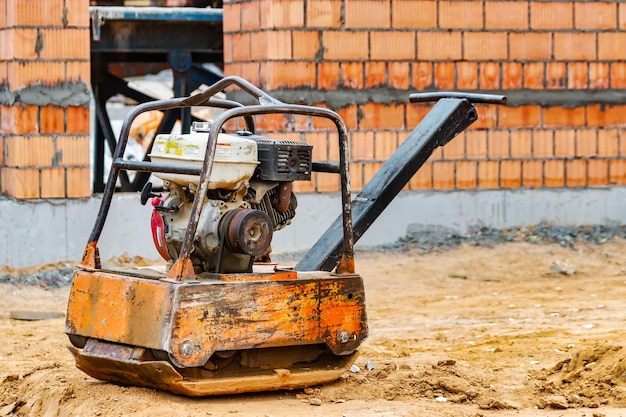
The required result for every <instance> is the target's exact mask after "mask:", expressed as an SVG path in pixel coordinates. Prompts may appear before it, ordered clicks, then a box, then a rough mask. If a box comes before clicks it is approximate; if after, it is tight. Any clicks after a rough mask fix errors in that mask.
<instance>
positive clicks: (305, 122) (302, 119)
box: [293, 114, 311, 141]
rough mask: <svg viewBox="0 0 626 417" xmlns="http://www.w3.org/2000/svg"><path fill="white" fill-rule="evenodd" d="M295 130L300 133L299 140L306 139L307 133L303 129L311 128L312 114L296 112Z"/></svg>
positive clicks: (294, 116)
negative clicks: (306, 114)
mask: <svg viewBox="0 0 626 417" xmlns="http://www.w3.org/2000/svg"><path fill="white" fill-rule="evenodd" d="M293 118H294V130H295V131H296V132H298V133H299V135H300V138H299V139H298V140H300V141H304V140H305V136H306V133H305V132H303V131H308V130H311V116H305V115H301V114H294V115H293Z"/></svg>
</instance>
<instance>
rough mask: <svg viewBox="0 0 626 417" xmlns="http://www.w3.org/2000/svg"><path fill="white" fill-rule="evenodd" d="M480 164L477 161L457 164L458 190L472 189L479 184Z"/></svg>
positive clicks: (458, 162)
mask: <svg viewBox="0 0 626 417" xmlns="http://www.w3.org/2000/svg"><path fill="white" fill-rule="evenodd" d="M477 170H478V163H477V162H476V161H457V162H456V188H459V189H471V188H476V186H477V184H478V178H477V177H478V173H477Z"/></svg>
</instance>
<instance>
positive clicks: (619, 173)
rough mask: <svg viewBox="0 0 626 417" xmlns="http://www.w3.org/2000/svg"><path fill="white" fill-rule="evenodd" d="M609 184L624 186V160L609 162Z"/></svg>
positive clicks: (625, 181) (625, 183) (625, 169)
mask: <svg viewBox="0 0 626 417" xmlns="http://www.w3.org/2000/svg"><path fill="white" fill-rule="evenodd" d="M609 183H610V184H616V185H626V160H624V159H612V160H610V161H609Z"/></svg>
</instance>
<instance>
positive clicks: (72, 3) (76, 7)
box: [65, 0, 89, 28]
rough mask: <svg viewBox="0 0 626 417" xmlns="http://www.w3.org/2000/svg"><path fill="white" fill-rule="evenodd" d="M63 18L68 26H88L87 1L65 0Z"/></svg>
mask: <svg viewBox="0 0 626 417" xmlns="http://www.w3.org/2000/svg"><path fill="white" fill-rule="evenodd" d="M65 18H66V19H67V26H69V27H72V26H74V27H76V26H79V27H84V28H89V2H88V1H85V0H65Z"/></svg>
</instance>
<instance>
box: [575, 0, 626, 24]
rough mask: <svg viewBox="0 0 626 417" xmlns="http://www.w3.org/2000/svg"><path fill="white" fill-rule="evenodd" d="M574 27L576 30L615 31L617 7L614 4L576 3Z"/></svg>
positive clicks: (598, 2)
mask: <svg viewBox="0 0 626 417" xmlns="http://www.w3.org/2000/svg"><path fill="white" fill-rule="evenodd" d="M574 27H575V28H576V29H583V30H585V29H594V30H598V29H615V28H616V27H617V7H616V5H615V4H614V3H612V2H610V3H609V2H600V1H594V2H574Z"/></svg>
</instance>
